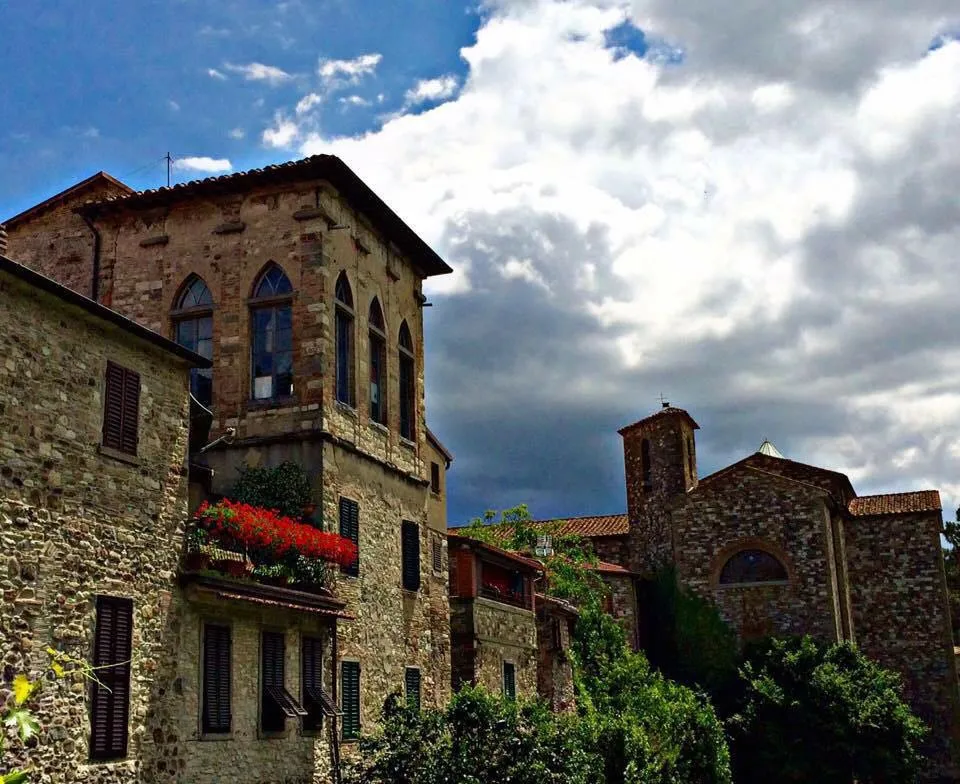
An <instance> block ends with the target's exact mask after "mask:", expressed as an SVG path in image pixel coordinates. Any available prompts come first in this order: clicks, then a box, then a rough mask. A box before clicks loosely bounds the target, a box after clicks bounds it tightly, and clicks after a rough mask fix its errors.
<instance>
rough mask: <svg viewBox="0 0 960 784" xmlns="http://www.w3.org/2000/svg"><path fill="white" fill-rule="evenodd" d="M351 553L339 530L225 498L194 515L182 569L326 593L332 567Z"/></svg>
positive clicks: (188, 572)
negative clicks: (318, 526) (330, 531)
mask: <svg viewBox="0 0 960 784" xmlns="http://www.w3.org/2000/svg"><path fill="white" fill-rule="evenodd" d="M356 558H357V548H356V545H355V544H354V543H353V542H351V541H350V540H349V539H346V538H344V537H342V536H340V535H338V534H333V533H327V532H324V531H321V530H319V529H318V528H315V527H314V526H312V525H307V524H305V523H301V522H298V521H296V520H293V519H291V518H289V517H283V516H281V515H278V514H276V513H275V512H272V511H270V510H267V509H261V508H259V507H254V506H250V505H248V504H240V503H235V502H232V501H228V500H224V501H219V502H218V503H216V504H213V505H210V504H203V505H201V507H200V509H199V510H197V513H196V514H195V515H194V517H193V520H192V521H191V526H190V528H189V531H188V534H187V548H186V552H185V556H184V563H183V573H184V574H186V575H201V576H203V575H206V576H209V577H228V578H230V579H232V580H234V581H241V582H254V583H259V584H262V585H269V586H275V587H289V588H291V589H294V590H296V591H298V592H304V593H313V594H319V595H326V596H331V595H332V594H331V590H330V589H331V587H332V570H333V569H336V568H338V567H340V566H349V565H350V564H352V563H354V562H355V561H356Z"/></svg>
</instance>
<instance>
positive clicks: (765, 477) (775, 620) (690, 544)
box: [673, 467, 841, 642]
mask: <svg viewBox="0 0 960 784" xmlns="http://www.w3.org/2000/svg"><path fill="white" fill-rule="evenodd" d="M673 522H674V530H675V536H676V537H677V541H680V542H683V547H680V548H678V549H677V557H676V566H677V577H678V579H679V580H680V582H681V583H682V584H684V585H686V586H688V587H690V588H692V589H693V590H695V591H696V592H697V593H699V594H700V595H701V596H703V597H705V598H707V599H711V600H712V601H714V602H715V603H716V604H717V606H718V607H719V609H720V612H721V614H722V615H723V616H724V618H725V619H726V620H727V622H728V623H730V625H731V626H732V627H733V628H734V630H736V631H737V632H738V634H741V635H744V636H748V637H753V636H760V635H763V634H804V633H806V634H812V635H814V636H815V637H819V638H820V639H823V640H826V641H828V642H834V641H836V640H837V639H839V638H840V631H841V630H840V620H839V617H838V615H837V612H836V601H835V577H834V573H835V568H834V561H833V560H832V553H833V542H832V539H833V537H832V529H831V520H830V514H829V512H828V511H827V507H826V493H825V492H823V491H821V490H819V489H818V488H815V487H812V486H810V485H805V484H801V483H798V482H790V481H787V480H784V479H781V478H779V477H775V476H773V475H770V474H763V473H760V472H757V471H754V470H752V469H750V468H746V467H742V468H739V469H736V470H735V471H733V472H731V473H730V474H729V475H727V476H725V477H724V479H723V481H717V482H715V483H709V484H707V483H703V484H701V485H700V486H699V488H698V489H697V490H696V492H694V493H689V494H687V495H686V496H684V497H683V498H682V499H681V500H680V501H679V502H678V504H677V506H676V508H675V509H674V511H673ZM747 548H763V549H767V550H768V551H770V552H771V553H772V554H773V555H775V557H777V558H778V559H779V560H780V561H781V562H782V563H783V564H784V566H785V567H786V569H787V572H788V574H789V576H790V579H789V581H788V583H787V584H761V585H752V584H748V585H732V586H721V585H718V577H719V572H720V569H721V568H722V567H723V564H724V563H725V562H726V559H727V558H729V557H730V556H732V555H734V554H735V553H736V552H737V551H739V550H741V549H747Z"/></svg>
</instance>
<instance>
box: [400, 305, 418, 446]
mask: <svg viewBox="0 0 960 784" xmlns="http://www.w3.org/2000/svg"><path fill="white" fill-rule="evenodd" d="M398 344H399V351H398V354H399V361H400V364H399V367H400V437H401V438H405V439H407V440H408V441H413V439H414V436H416V421H417V374H416V363H415V361H414V353H413V340H412V338H411V337H410V328H409V327H408V326H407V322H406V321H404V322H403V323H402V324H401V325H400V336H399V340H398Z"/></svg>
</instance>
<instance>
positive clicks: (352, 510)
mask: <svg viewBox="0 0 960 784" xmlns="http://www.w3.org/2000/svg"><path fill="white" fill-rule="evenodd" d="M340 536H343V537H346V538H347V539H349V540H350V541H351V542H353V543H354V544H355V545H357V560H356V561H354V562H353V563H352V564H350V565H349V566H342V567H340V571H342V572H343V573H344V574H348V575H350V576H351V577H356V576H357V575H358V574H360V505H359V504H358V503H357V502H356V501H353V500H351V499H349V498H341V499H340Z"/></svg>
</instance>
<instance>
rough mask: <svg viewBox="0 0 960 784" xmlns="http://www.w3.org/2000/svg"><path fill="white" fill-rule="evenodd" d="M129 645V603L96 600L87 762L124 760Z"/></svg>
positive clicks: (130, 608)
mask: <svg viewBox="0 0 960 784" xmlns="http://www.w3.org/2000/svg"><path fill="white" fill-rule="evenodd" d="M132 643H133V602H132V601H131V600H130V599H119V598H115V597H108V596H99V597H97V625H96V630H95V632H94V644H93V666H94V667H96V668H97V680H98V681H99V682H94V683H93V685H92V687H91V697H90V758H91V759H94V760H109V759H121V758H123V757H126V756H127V724H128V720H129V713H130V655H131V651H132Z"/></svg>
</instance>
